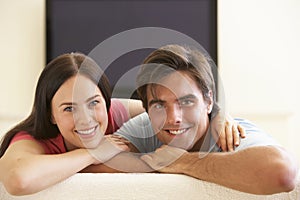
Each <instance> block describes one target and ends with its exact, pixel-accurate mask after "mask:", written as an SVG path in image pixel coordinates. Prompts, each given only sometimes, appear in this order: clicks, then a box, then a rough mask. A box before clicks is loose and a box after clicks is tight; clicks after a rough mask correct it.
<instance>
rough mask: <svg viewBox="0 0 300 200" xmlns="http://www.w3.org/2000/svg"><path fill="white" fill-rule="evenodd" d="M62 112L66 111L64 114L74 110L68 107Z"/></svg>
mask: <svg viewBox="0 0 300 200" xmlns="http://www.w3.org/2000/svg"><path fill="white" fill-rule="evenodd" d="M64 111H66V112H73V111H74V108H73V107H72V106H69V107H66V108H64Z"/></svg>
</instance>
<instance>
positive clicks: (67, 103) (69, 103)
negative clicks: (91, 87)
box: [59, 94, 100, 107]
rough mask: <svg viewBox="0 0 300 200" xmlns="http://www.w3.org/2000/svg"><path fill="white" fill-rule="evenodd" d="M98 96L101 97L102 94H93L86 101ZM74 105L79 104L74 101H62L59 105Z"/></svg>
mask: <svg viewBox="0 0 300 200" xmlns="http://www.w3.org/2000/svg"><path fill="white" fill-rule="evenodd" d="M96 97H100V95H99V94H96V95H94V96H92V97H89V98H88V99H87V100H85V102H89V101H91V100H92V99H95V98H96ZM72 105H77V103H74V102H63V103H61V104H60V105H59V107H61V106H72Z"/></svg>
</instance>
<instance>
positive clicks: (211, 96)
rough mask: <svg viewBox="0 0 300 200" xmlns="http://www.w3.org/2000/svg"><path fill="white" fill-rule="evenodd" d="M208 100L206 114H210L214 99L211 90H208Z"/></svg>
mask: <svg viewBox="0 0 300 200" xmlns="http://www.w3.org/2000/svg"><path fill="white" fill-rule="evenodd" d="M208 98H209V99H208V101H207V114H210V113H211V111H212V109H213V106H214V100H213V93H212V91H211V90H209V92H208Z"/></svg>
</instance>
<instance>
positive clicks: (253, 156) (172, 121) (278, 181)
mask: <svg viewBox="0 0 300 200" xmlns="http://www.w3.org/2000/svg"><path fill="white" fill-rule="evenodd" d="M137 83H138V86H139V88H138V94H139V96H140V98H141V100H142V101H143V106H144V108H145V109H146V111H147V113H148V115H149V118H148V115H147V114H142V115H140V116H138V117H136V118H135V119H133V120H131V121H130V122H128V123H127V124H125V125H124V126H123V127H122V128H121V129H120V130H119V131H118V132H117V133H116V134H117V135H120V136H122V137H123V138H125V139H126V140H128V141H129V142H130V144H129V147H130V149H131V151H132V152H137V153H143V155H142V156H141V157H140V158H141V159H142V160H143V161H144V162H146V163H147V164H148V165H149V166H150V167H151V168H152V169H154V170H157V171H159V172H164V173H178V174H186V175H189V176H192V177H195V178H198V179H201V180H205V181H209V182H213V183H217V184H220V185H223V186H226V187H229V188H232V189H236V190H240V191H243V192H248V193H254V194H273V193H278V192H288V191H291V190H293V189H294V187H295V181H296V175H297V172H298V171H297V169H298V166H297V165H296V162H295V161H294V160H293V159H292V157H291V156H290V155H289V154H288V153H287V152H286V151H285V150H284V149H283V148H282V147H280V146H279V145H278V144H277V143H276V142H275V141H274V140H273V139H272V138H271V137H269V136H268V135H267V134H265V133H263V132H262V131H260V130H259V129H257V128H256V127H255V126H254V125H253V124H251V123H250V122H248V121H246V120H242V119H237V120H238V121H239V123H240V124H241V125H242V126H244V128H245V130H246V133H247V137H246V138H245V139H241V142H240V145H239V146H238V147H237V148H236V149H235V151H234V152H222V153H221V152H220V151H221V149H220V148H219V147H218V146H217V145H216V143H215V142H214V139H213V137H211V134H210V121H211V119H212V118H213V117H214V115H215V113H216V112H219V111H220V108H219V107H218V105H217V104H216V100H215V99H216V92H215V85H214V79H213V76H212V72H211V67H210V64H209V61H208V59H207V57H205V56H204V55H203V54H202V53H200V52H199V51H195V50H191V49H189V48H186V47H182V46H178V45H169V46H165V47H162V48H160V49H158V50H155V51H154V52H152V53H151V54H150V55H149V56H148V57H147V58H146V59H145V61H144V65H143V66H142V68H141V70H140V72H139V74H138V77H137ZM149 119H150V121H151V123H150V121H149ZM248 133H249V134H248ZM144 153H145V154H144Z"/></svg>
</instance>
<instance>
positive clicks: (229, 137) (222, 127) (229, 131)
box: [211, 113, 246, 151]
mask: <svg viewBox="0 0 300 200" xmlns="http://www.w3.org/2000/svg"><path fill="white" fill-rule="evenodd" d="M211 130H212V135H213V137H214V138H215V141H217V145H218V146H219V147H220V148H221V149H222V151H234V148H235V147H236V146H239V144H240V137H241V138H245V137H246V133H245V130H244V128H243V127H242V126H241V125H239V124H238V122H237V121H235V120H234V119H233V118H232V117H231V116H230V115H225V117H224V116H223V115H222V114H221V113H218V114H217V115H216V116H215V117H214V118H213V119H212V121H211Z"/></svg>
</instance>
